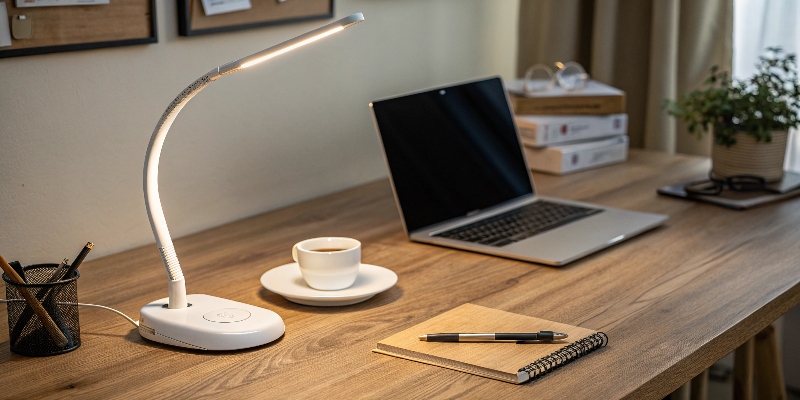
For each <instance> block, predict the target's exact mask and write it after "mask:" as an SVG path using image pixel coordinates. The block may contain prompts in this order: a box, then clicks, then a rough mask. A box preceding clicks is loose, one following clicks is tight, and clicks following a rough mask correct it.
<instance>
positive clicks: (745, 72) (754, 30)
mask: <svg viewBox="0 0 800 400" xmlns="http://www.w3.org/2000/svg"><path fill="white" fill-rule="evenodd" d="M733 20H734V22H733V71H732V72H733V76H734V77H736V78H739V79H744V78H747V77H750V76H752V75H753V74H754V73H755V72H756V67H755V65H756V63H757V62H758V57H759V56H760V55H762V54H764V49H765V48H767V47H775V46H780V47H783V49H784V50H786V51H787V52H789V53H798V51H799V50H800V27H798V25H797V21H798V20H800V2H798V1H797V0H734V3H733ZM785 168H786V169H791V170H794V171H798V172H800V135H798V133H797V132H796V131H792V132H791V134H790V135H789V143H788V144H787V149H786V163H785Z"/></svg>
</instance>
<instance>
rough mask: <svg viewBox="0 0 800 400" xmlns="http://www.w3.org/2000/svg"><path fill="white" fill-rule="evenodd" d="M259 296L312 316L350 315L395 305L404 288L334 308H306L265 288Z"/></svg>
mask: <svg viewBox="0 0 800 400" xmlns="http://www.w3.org/2000/svg"><path fill="white" fill-rule="evenodd" d="M258 296H259V297H260V298H261V300H264V301H265V302H267V303H269V304H270V305H273V306H276V307H281V308H283V309H286V310H292V311H298V312H305V313H312V314H341V313H349V312H355V311H364V310H370V309H373V308H378V307H383V306H385V305H387V304H391V303H394V302H395V301H397V300H399V299H400V298H401V297H403V288H402V287H400V286H399V285H395V286H393V287H392V288H391V289H389V290H387V291H385V292H381V293H378V294H376V295H375V296H373V297H372V298H370V299H368V300H366V301H363V302H361V303H356V304H351V305H349V306H334V307H322V306H306V305H303V304H297V303H293V302H291V301H289V300H286V299H285V298H284V297H283V296H281V295H279V294H277V293H272V292H270V291H269V290H267V289H265V288H261V290H260V291H259V292H258Z"/></svg>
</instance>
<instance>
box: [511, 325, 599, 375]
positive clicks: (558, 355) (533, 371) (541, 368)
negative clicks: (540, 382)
mask: <svg viewBox="0 0 800 400" xmlns="http://www.w3.org/2000/svg"><path fill="white" fill-rule="evenodd" d="M607 344H608V336H607V335H606V334H605V333H603V332H597V333H595V334H594V335H591V336H588V337H585V338H583V339H581V340H578V341H576V342H575V343H572V344H569V345H567V346H566V347H564V348H562V349H560V350H558V351H555V352H553V353H550V355H548V356H546V357H542V358H540V359H538V360H536V362H533V363H531V364H528V365H526V366H524V367H522V368H520V369H519V371H517V372H527V373H528V374H529V375H530V377H531V378H530V379H531V380H533V379H537V378H539V377H541V376H543V375H545V374H547V373H548V372H551V371H553V370H554V369H556V368H558V367H561V366H563V365H565V364H569V363H570V362H572V361H573V360H575V359H577V358H580V357H583V356H585V355H586V354H588V353H590V352H592V351H594V350H597V349H599V348H601V347H605V345H607Z"/></svg>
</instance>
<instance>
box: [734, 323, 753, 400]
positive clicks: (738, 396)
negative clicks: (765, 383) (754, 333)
mask: <svg viewBox="0 0 800 400" xmlns="http://www.w3.org/2000/svg"><path fill="white" fill-rule="evenodd" d="M754 349H755V338H750V339H748V340H747V341H746V342H744V344H742V345H741V346H739V348H738V349H736V352H735V353H734V355H733V357H734V361H733V399H734V400H752V399H753V351H754Z"/></svg>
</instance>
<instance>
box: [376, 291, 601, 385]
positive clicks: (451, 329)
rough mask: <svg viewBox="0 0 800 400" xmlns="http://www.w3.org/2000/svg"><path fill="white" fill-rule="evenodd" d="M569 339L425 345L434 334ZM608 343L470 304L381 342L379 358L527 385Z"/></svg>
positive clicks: (587, 331) (557, 325)
mask: <svg viewBox="0 0 800 400" xmlns="http://www.w3.org/2000/svg"><path fill="white" fill-rule="evenodd" d="M538 331H553V332H563V333H566V334H567V335H569V337H568V338H567V339H566V340H559V341H554V342H553V343H532V344H515V343H507V342H506V343H502V342H501V343H488V342H481V343H475V342H473V343H463V342H462V343H443V342H423V341H420V340H419V336H420V335H425V334H429V333H456V332H457V333H479V332H487V333H489V332H538ZM606 343H608V338H607V337H606V335H605V334H604V333H602V332H597V331H593V330H590V329H585V328H581V327H577V326H572V325H567V324H561V323H558V322H552V321H547V320H544V319H539V318H534V317H528V316H525V315H520V314H514V313H510V312H506V311H500V310H495V309H493V308H487V307H482V306H478V305H475V304H464V305H462V306H459V307H456V308H454V309H452V310H450V311H447V312H444V313H442V314H439V315H437V316H436V317H433V318H431V319H429V320H427V321H425V322H423V323H421V324H418V325H415V326H413V327H411V328H409V329H406V330H404V331H402V332H400V333H397V334H395V335H392V336H390V337H388V338H386V339H384V340H381V341H380V342H378V346H377V348H376V349H374V350H372V351H374V352H376V353H381V354H386V355H390V356H395V357H400V358H405V359H409V360H412V361H418V362H422V363H426V364H431V365H436V366H440V367H445V368H450V369H454V370H457V371H461V372H467V373H470V374H475V375H480V376H483V377H487V378H493V379H499V380H501V381H505V382H510V383H517V384H518V383H523V382H526V381H528V380H530V379H535V378H538V377H540V376H542V375H544V374H546V373H548V372H550V371H552V370H553V369H556V368H558V367H560V366H562V365H564V364H566V363H569V362H571V361H573V360H575V359H577V358H580V357H582V356H584V355H586V354H588V353H590V352H592V351H593V350H596V349H598V348H601V347H603V346H605V345H606Z"/></svg>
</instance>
